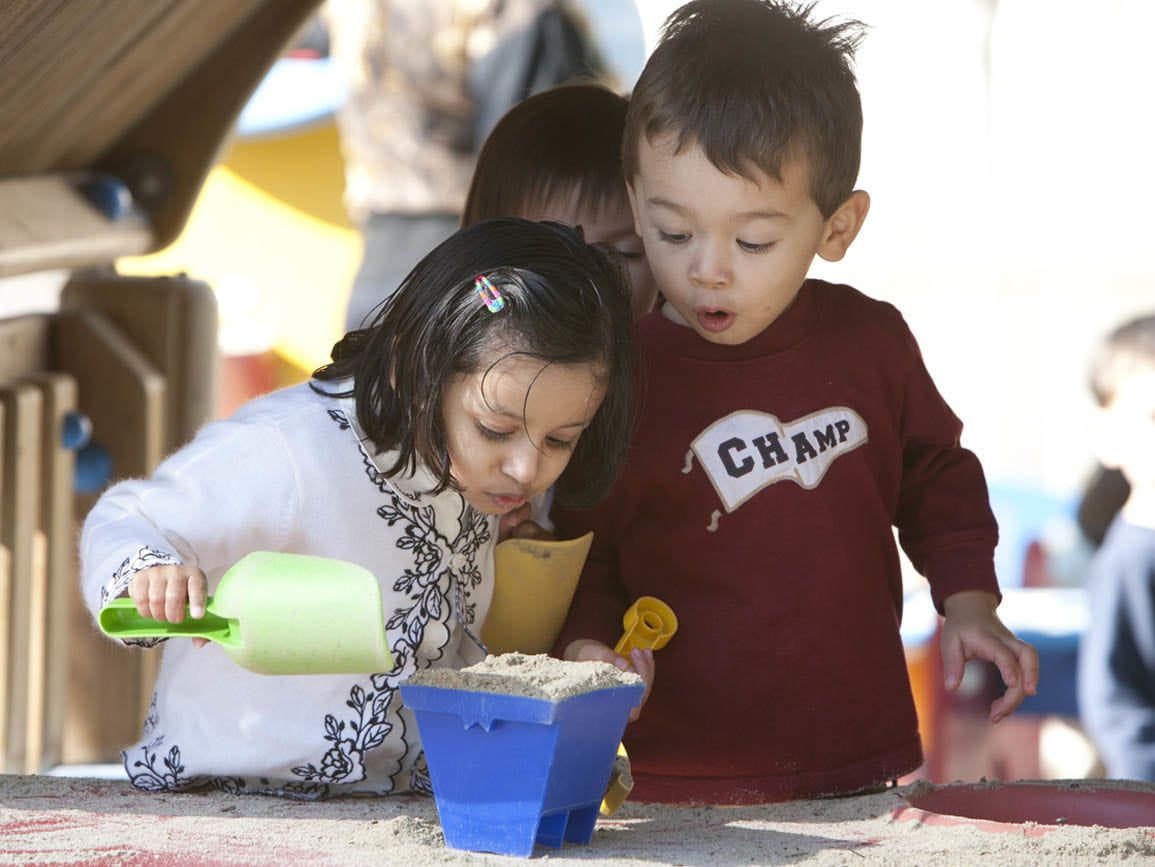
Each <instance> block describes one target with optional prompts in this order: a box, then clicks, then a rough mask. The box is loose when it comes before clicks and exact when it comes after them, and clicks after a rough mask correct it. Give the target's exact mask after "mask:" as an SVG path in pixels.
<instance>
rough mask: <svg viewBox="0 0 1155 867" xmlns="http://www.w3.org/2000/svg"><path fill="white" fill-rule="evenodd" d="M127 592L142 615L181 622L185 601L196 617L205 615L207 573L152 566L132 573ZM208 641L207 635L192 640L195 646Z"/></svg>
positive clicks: (169, 621)
mask: <svg viewBox="0 0 1155 867" xmlns="http://www.w3.org/2000/svg"><path fill="white" fill-rule="evenodd" d="M128 595H129V598H131V599H132V601H133V602H135V603H136V610H137V611H138V612H139V613H140V616H141V617H149V618H151V619H153V620H160V621H162V622H168V623H180V622H181V621H182V620H184V617H185V603H188V613H189V614H190V615H191V616H192V617H193V618H196V619H199V618H201V617H204V616H205V600H206V598H207V596H208V581H207V580H206V579H205V573H204V572H202V571H201V570H200V569H197V568H195V567H192V566H151V567H149V568H148V569H141V570H140V571H139V572H137V573H136V574H135V575H133V576H132V581H131V582H129V585H128ZM205 643H207V640H206V639H204V638H194V639H193V644H194V645H195V646H196V647H200V646H201V645H203V644H205Z"/></svg>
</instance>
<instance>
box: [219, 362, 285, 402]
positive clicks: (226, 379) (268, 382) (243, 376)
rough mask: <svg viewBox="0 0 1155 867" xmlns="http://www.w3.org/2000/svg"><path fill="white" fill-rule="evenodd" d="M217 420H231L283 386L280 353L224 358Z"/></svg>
mask: <svg viewBox="0 0 1155 867" xmlns="http://www.w3.org/2000/svg"><path fill="white" fill-rule="evenodd" d="M220 364H221V370H220V379H219V382H220V389H219V391H218V392H217V405H216V417H217V418H228V417H229V416H231V415H232V414H233V413H234V412H236V411H237V410H238V409H239V408H240V407H241V406H242V405H243V404H245V403H247V402H248V401H250V400H252V399H253V398H254V397H257V396H259V395H262V394H266V393H268V392H270V391H272V390H274V389H275V388H278V387H279V386H280V382H279V381H278V377H277V368H278V364H277V354H276V352H274V351H273V350H271V349H269V350H266V351H264V352H258V353H254V354H252V355H222V356H221V362H220Z"/></svg>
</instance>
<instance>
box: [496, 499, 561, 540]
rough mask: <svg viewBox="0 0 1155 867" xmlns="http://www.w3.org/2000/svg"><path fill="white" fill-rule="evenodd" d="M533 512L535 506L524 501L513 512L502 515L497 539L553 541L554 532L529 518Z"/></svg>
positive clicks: (498, 525)
mask: <svg viewBox="0 0 1155 867" xmlns="http://www.w3.org/2000/svg"><path fill="white" fill-rule="evenodd" d="M532 512H533V507H532V506H531V505H530V504H529V503H523V504H522V505H520V506H518V507H517V508H516V509H514V510H513V511H512V512H507V513H506V514H504V515H502V516H501V520H500V521H498V523H497V541H499V542H503V541H505V540H506V539H510V538H513V539H544V540H545V541H547V542H552V541H553V539H554V535H553V533H551V532H549V530H546V529H545V528H544V527H542V526H541V524H539V523H537V521H531V520H529V516H530V514H531V513H532Z"/></svg>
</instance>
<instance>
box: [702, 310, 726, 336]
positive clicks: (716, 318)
mask: <svg viewBox="0 0 1155 867" xmlns="http://www.w3.org/2000/svg"><path fill="white" fill-rule="evenodd" d="M698 322H699V323H700V324H701V326H702V328H703V329H704V330H705V331H710V332H713V333H715V334H716V333H718V332H721V331H725V330H726V329H727V328H729V327H730V326H731V325H733V324H734V314H733V313H731V312H729V311H728V310H708V309H700V310H698Z"/></svg>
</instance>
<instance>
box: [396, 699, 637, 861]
mask: <svg viewBox="0 0 1155 867" xmlns="http://www.w3.org/2000/svg"><path fill="white" fill-rule="evenodd" d="M644 689H645V687H644V686H642V685H641V684H630V685H624V686H618V687H612V688H610V689H602V690H596V691H594V692H588V693H582V694H579V695H576V696H573V697H571V698H566V699H562V700H560V701H549V700H547V699H538V698H525V697H521V696H511V695H501V694H497V693H488V692H475V691H472V690H462V689H448V688H445V687H435V686H422V685H414V684H408V683H405V684H402V685H401V697H402V699H403V700H404V702H405V704H406V705H408V706H409V707H410V708H412V709H413V710H414V712H415V714H416V716H417V726H418V729H419V730H420V732H421V740H422V742H423V743H424V746H425V757H426V761H427V762H428V764H429V775H430V778H431V780H432V783H433V791H434V794H435V796H436V799H437V812H438V815H439V816H440V818H441V828H442V831H443V832H444V834H445V842H446V845H448V846H450V847H451V848H454V849H466V850H470V851H476V852H495V853H498V854H502V855H520V856H523V857H524V856H529V855H531V854H533V848H534V845H535V843H543V844H545V845H547V846H554V847H559V846H561V845H562V843H563V842H570V843H577V844H581V845H584V844H586V843H589V841H590V838H591V837H592V836H593V832H594V824H595V823H596V822H597V818H598V809H599V808H600V806H601V802H602V796H603V795H604V794H605V791H606V783H607V781H608V780H609V776H610V771H611V769H612V767H613V763H614V757H615V756H616V754H617V749H618V743H619V741H621V738H622V733H623V731H625V727H626V721H627V719H628V718H629V715H630V710H631V709H632V708H633V707H634V706H635V705H637V703H638V702H639V701H640V700H641V697H642V692H643V691H644Z"/></svg>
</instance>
